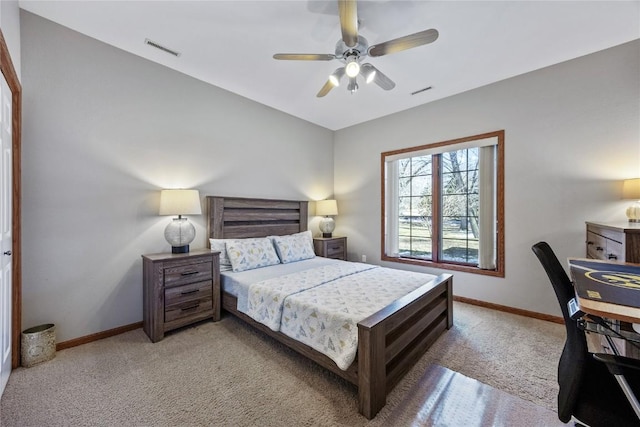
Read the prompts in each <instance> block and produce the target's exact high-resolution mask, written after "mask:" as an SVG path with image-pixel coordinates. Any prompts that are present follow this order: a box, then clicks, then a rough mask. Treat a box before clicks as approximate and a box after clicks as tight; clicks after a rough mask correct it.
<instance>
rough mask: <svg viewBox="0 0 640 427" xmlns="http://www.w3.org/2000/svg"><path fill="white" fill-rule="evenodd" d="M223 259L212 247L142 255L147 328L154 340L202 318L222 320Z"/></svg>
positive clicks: (144, 308) (143, 310) (144, 323)
mask: <svg viewBox="0 0 640 427" xmlns="http://www.w3.org/2000/svg"><path fill="white" fill-rule="evenodd" d="M219 258H220V253H219V252H211V251H210V250H209V249H202V250H196V251H191V252H188V253H184V254H172V253H162V254H151V255H142V264H143V279H142V281H143V291H142V294H143V295H142V300H143V309H142V313H143V329H144V332H145V333H146V334H147V335H148V336H149V338H150V339H151V341H152V342H157V341H160V340H161V339H162V338H164V334H165V332H168V331H170V330H173V329H176V328H180V327H182V326H186V325H189V324H191V323H194V322H198V321H200V320H204V319H208V318H212V319H213V321H217V320H220V260H219Z"/></svg>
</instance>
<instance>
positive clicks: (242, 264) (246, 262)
mask: <svg viewBox="0 0 640 427" xmlns="http://www.w3.org/2000/svg"><path fill="white" fill-rule="evenodd" d="M225 246H226V247H227V255H228V256H229V260H230V261H231V267H232V268H233V271H245V270H252V269H254V268H259V267H267V266H269V265H274V264H280V259H279V258H278V255H277V254H276V251H275V249H274V248H273V243H271V240H269V239H267V238H265V237H263V238H259V239H241V240H231V241H228V242H227V243H226V245H225Z"/></svg>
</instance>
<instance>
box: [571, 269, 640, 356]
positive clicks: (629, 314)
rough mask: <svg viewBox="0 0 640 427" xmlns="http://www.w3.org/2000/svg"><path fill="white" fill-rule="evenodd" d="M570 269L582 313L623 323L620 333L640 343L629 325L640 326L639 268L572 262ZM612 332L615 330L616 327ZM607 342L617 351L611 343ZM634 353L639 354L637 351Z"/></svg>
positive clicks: (593, 330)
mask: <svg viewBox="0 0 640 427" xmlns="http://www.w3.org/2000/svg"><path fill="white" fill-rule="evenodd" d="M569 269H570V272H571V278H572V280H573V283H574V287H575V291H576V302H577V303H578V306H579V308H580V310H581V311H583V312H585V313H587V314H592V315H595V316H599V317H603V318H605V319H612V320H617V321H619V322H622V324H621V327H620V328H619V329H618V330H617V332H619V333H620V334H621V335H622V336H624V337H625V338H627V339H630V340H633V341H638V335H637V334H636V333H635V332H634V330H632V329H631V327H630V325H628V323H639V324H640V264H631V263H621V262H612V261H603V260H594V259H584V258H569ZM625 322H626V323H627V324H625ZM584 326H585V330H587V331H590V332H598V333H604V334H605V335H610V336H616V335H615V334H609V333H607V331H606V330H602V329H600V328H601V327H596V328H593V327H592V325H588V324H585V325H584ZM613 328H614V329H616V328H617V325H614V326H613ZM608 342H609V344H610V345H611V346H612V347H615V345H614V343H613V342H612V341H611V340H608ZM629 350H631V349H629ZM625 353H628V351H625V352H624V353H623V354H625ZM633 353H637V350H635V351H633ZM627 355H629V356H631V354H627Z"/></svg>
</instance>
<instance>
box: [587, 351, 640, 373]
mask: <svg viewBox="0 0 640 427" xmlns="http://www.w3.org/2000/svg"><path fill="white" fill-rule="evenodd" d="M593 358H594V359H596V360H598V361H600V362H602V363H604V364H606V365H607V369H609V372H611V374H612V375H622V374H623V372H622V371H623V370H624V368H628V369H636V370H639V371H640V359H632V358H630V357H625V356H616V355H613V354H606V353H595V354H594V355H593Z"/></svg>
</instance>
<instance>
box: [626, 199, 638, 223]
mask: <svg viewBox="0 0 640 427" xmlns="http://www.w3.org/2000/svg"><path fill="white" fill-rule="evenodd" d="M626 213H627V218H629V222H634V223H635V222H640V200H638V201H637V202H635V203H634V204H632V205H631V206H629V207H628V208H627V212H626Z"/></svg>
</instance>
